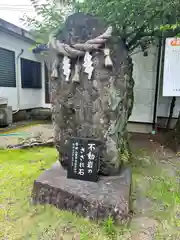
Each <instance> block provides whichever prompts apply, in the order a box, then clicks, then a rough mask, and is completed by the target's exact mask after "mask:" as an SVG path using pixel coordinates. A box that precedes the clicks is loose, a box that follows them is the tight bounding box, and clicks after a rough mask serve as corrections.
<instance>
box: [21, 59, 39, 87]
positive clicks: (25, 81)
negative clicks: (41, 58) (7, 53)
mask: <svg viewBox="0 0 180 240" xmlns="http://www.w3.org/2000/svg"><path fill="white" fill-rule="evenodd" d="M21 84H22V88H42V79H41V63H39V62H35V61H31V60H28V59H24V58H21Z"/></svg>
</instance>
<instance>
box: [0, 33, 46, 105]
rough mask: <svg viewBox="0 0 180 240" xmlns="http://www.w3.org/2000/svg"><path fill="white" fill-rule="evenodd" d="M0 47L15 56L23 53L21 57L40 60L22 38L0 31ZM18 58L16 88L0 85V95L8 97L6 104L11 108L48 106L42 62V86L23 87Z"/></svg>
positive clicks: (29, 44)
mask: <svg viewBox="0 0 180 240" xmlns="http://www.w3.org/2000/svg"><path fill="white" fill-rule="evenodd" d="M0 47H2V48H5V49H8V50H12V51H14V52H15V57H16V59H17V56H18V55H19V54H20V53H21V50H22V49H23V53H22V55H21V57H23V58H26V59H29V60H33V61H38V62H41V58H40V56H38V55H35V54H33V53H32V52H31V51H30V50H29V49H30V47H32V44H31V43H29V42H26V41H24V40H22V39H19V38H16V37H14V36H13V35H10V34H8V33H4V32H2V31H1V32H0ZM20 61H21V60H20V58H19V59H18V61H17V62H16V88H10V87H0V96H1V97H6V98H8V105H9V106H12V108H13V110H18V108H19V109H30V108H37V107H48V106H49V104H45V79H44V64H42V88H41V89H23V88H21V66H20ZM18 85H19V87H20V92H19V97H20V106H18V100H17V99H18V90H17V86H18Z"/></svg>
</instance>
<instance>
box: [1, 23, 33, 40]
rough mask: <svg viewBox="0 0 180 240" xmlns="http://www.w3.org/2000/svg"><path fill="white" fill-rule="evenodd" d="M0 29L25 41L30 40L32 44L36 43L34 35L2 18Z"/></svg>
mask: <svg viewBox="0 0 180 240" xmlns="http://www.w3.org/2000/svg"><path fill="white" fill-rule="evenodd" d="M0 29H1V30H4V31H6V32H8V33H10V34H13V35H16V36H19V37H21V38H23V39H25V40H29V41H31V42H35V39H34V38H33V37H32V35H31V34H30V33H29V32H28V31H26V30H25V29H23V28H20V27H18V26H16V25H14V24H12V23H9V22H7V21H5V20H4V19H1V18H0Z"/></svg>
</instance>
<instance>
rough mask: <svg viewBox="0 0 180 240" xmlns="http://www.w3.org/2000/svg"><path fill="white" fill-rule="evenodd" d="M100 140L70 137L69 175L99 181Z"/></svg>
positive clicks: (69, 176)
mask: <svg viewBox="0 0 180 240" xmlns="http://www.w3.org/2000/svg"><path fill="white" fill-rule="evenodd" d="M100 145H101V143H100V141H98V140H95V139H90V138H76V137H73V138H71V139H70V149H69V156H68V160H69V164H68V169H67V177H68V178H74V179H79V180H84V181H91V182H97V181H98V179H99V174H98V172H99V167H100V160H99V149H100Z"/></svg>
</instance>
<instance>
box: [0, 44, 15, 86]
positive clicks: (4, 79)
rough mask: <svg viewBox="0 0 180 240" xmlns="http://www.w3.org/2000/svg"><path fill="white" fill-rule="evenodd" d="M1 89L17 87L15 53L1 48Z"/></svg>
mask: <svg viewBox="0 0 180 240" xmlns="http://www.w3.org/2000/svg"><path fill="white" fill-rule="evenodd" d="M0 87H16V70H15V52H13V51H10V50H7V49H4V48H0Z"/></svg>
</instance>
